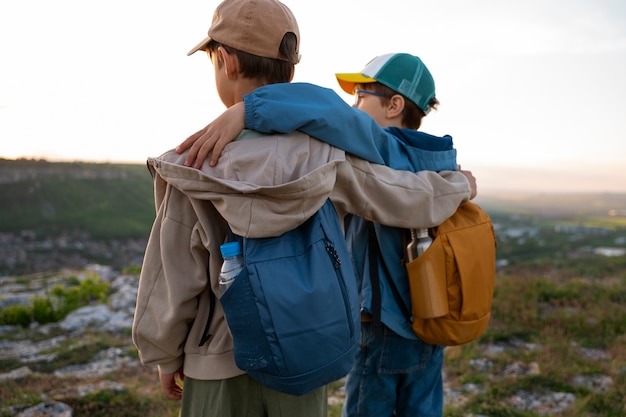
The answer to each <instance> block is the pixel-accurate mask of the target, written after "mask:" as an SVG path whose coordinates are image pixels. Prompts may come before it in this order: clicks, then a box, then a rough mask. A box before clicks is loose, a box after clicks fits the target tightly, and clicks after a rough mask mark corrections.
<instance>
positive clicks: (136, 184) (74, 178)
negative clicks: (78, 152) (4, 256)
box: [0, 159, 154, 239]
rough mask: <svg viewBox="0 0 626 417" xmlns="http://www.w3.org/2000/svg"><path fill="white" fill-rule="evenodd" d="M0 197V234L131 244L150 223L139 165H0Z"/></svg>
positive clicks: (147, 184)
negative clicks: (70, 235) (80, 236)
mask: <svg viewBox="0 0 626 417" xmlns="http://www.w3.org/2000/svg"><path fill="white" fill-rule="evenodd" d="M0 195H1V196H2V197H1V198H0V232H13V233H14V232H18V231H22V230H29V231H33V232H35V233H37V234H38V235H40V236H47V235H54V234H58V233H61V232H64V231H81V232H84V233H88V234H89V235H91V237H92V238H95V239H107V238H134V237H141V236H147V235H148V234H149V233H150V227H151V226H152V221H153V220H154V199H153V195H152V179H151V177H150V174H149V172H148V169H147V168H146V166H145V165H143V164H141V165H140V164H137V165H132V164H105V163H85V162H67V163H66V162H55V163H51V162H47V161H45V160H25V159H21V160H6V159H0Z"/></svg>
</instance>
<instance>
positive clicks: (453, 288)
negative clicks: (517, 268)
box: [370, 202, 496, 346]
mask: <svg viewBox="0 0 626 417" xmlns="http://www.w3.org/2000/svg"><path fill="white" fill-rule="evenodd" d="M432 236H433V242H432V244H431V246H430V247H429V248H428V249H427V250H426V251H425V252H424V253H423V254H422V255H421V256H419V257H418V258H416V259H415V260H413V261H411V262H409V263H407V264H406V270H407V273H408V277H409V288H410V291H411V311H410V312H409V311H408V310H407V308H406V306H405V305H404V303H403V302H402V298H401V297H400V294H399V293H398V290H397V288H396V287H395V285H394V283H393V281H391V280H388V282H389V283H390V286H391V289H392V292H393V293H394V297H395V298H396V302H398V304H399V305H400V308H401V309H402V310H403V311H404V312H405V315H407V316H408V317H410V321H411V327H412V329H413V332H414V333H415V334H416V335H417V336H419V338H420V339H421V340H423V341H424V342H426V343H430V344H433V345H442V346H457V345H462V344H464V343H467V342H470V341H472V340H474V339H477V338H478V337H480V336H481V335H482V334H483V333H484V332H485V330H486V329H487V325H488V324H489V317H490V313H491V302H492V299H493V289H494V283H495V275H496V239H495V232H494V229H493V224H492V222H491V219H490V218H489V216H488V215H487V213H485V212H484V211H483V210H482V209H481V208H480V207H479V206H478V205H477V204H474V203H471V202H468V203H466V204H464V205H463V206H461V207H459V208H458V209H457V211H456V212H455V213H454V214H453V215H452V216H451V217H450V218H448V219H447V220H446V221H444V222H443V223H442V224H440V225H439V226H438V227H435V228H433V229H432ZM375 240H376V239H374V241H375ZM375 244H376V245H377V243H375ZM376 249H378V251H379V248H374V250H375V251H376ZM370 253H372V251H371V248H370ZM374 253H375V252H374ZM372 270H375V269H372ZM376 275H377V274H376ZM372 285H374V282H372Z"/></svg>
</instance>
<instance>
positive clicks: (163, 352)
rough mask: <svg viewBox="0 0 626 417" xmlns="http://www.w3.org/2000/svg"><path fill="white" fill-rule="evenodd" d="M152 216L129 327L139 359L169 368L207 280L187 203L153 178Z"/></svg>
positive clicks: (177, 362) (176, 361)
mask: <svg viewBox="0 0 626 417" xmlns="http://www.w3.org/2000/svg"><path fill="white" fill-rule="evenodd" d="M155 200H156V201H155V202H156V205H157V216H156V219H155V222H154V224H153V228H152V231H151V233H150V238H149V240H148V245H147V247H146V252H145V255H144V262H143V266H142V269H141V275H140V278H139V288H138V294H137V305H136V309H135V316H134V320H133V327H132V338H133V343H134V344H135V346H136V347H137V349H138V351H139V357H140V359H141V361H142V363H144V364H146V365H155V364H156V365H158V366H159V367H160V369H161V371H162V372H164V373H173V372H175V371H176V370H177V369H179V368H180V367H181V366H182V364H183V360H184V356H183V348H184V345H185V341H186V339H187V334H188V331H189V328H190V326H191V323H192V322H193V320H194V319H195V317H196V314H197V306H198V297H199V295H200V294H201V293H202V291H203V290H204V289H205V288H206V285H207V273H206V270H207V263H208V255H207V252H206V249H204V247H203V246H202V245H201V244H200V243H199V239H198V238H197V237H196V236H195V234H196V227H195V224H196V223H197V221H196V220H194V219H195V217H196V216H195V214H194V211H193V208H192V206H191V204H190V202H189V201H188V199H186V198H185V196H184V195H183V194H182V193H180V191H178V190H177V189H175V188H174V187H172V186H170V185H165V183H164V182H163V181H162V179H160V177H158V176H156V177H155Z"/></svg>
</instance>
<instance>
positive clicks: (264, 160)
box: [132, 0, 473, 417]
mask: <svg viewBox="0 0 626 417" xmlns="http://www.w3.org/2000/svg"><path fill="white" fill-rule="evenodd" d="M208 35H209V36H208V37H207V38H205V39H203V40H202V42H200V43H199V44H198V45H196V46H195V47H194V48H193V49H192V50H191V51H190V52H189V53H190V54H192V53H194V52H197V51H203V50H204V51H206V52H207V54H208V56H209V58H210V60H211V62H212V64H213V66H214V68H215V84H216V87H217V92H218V94H219V96H220V98H221V100H222V102H223V103H224V104H225V105H226V106H229V107H230V106H233V105H235V104H236V103H240V102H242V100H243V97H244V95H246V94H250V93H251V92H253V91H255V90H256V89H258V88H259V87H262V86H264V85H267V84H270V83H288V82H289V81H291V79H292V76H293V71H294V65H295V64H296V63H297V62H298V60H299V50H298V47H299V31H298V27H297V23H296V20H295V18H294V17H293V15H292V13H291V12H290V11H289V9H288V8H287V7H286V6H285V5H284V4H282V3H280V2H278V1H275V0H226V1H224V2H223V3H221V4H220V5H219V6H218V7H217V9H216V11H215V14H214V18H213V23H212V25H211V28H210V29H209V33H208ZM232 45H237V48H235V47H234V46H232ZM240 138H241V139H243V138H255V140H237V141H235V142H234V143H232V144H229V146H227V147H225V149H224V152H223V153H222V158H223V159H224V160H225V161H226V162H225V163H222V164H220V165H219V166H214V167H213V166H210V165H209V164H204V165H202V166H201V169H200V170H197V169H193V168H189V167H187V166H185V164H184V162H185V161H186V160H187V155H185V154H182V155H179V154H177V153H176V152H174V151H173V150H172V151H168V152H166V153H164V154H163V155H161V156H159V157H157V158H149V159H148V167H149V169H150V171H151V173H152V175H153V180H154V190H155V205H156V209H157V210H156V211H157V212H156V219H155V221H154V224H153V228H152V232H151V234H150V238H149V241H148V245H147V248H146V253H145V256H144V263H143V265H142V270H141V276H140V280H139V290H138V295H137V307H136V310H135V317H134V321H133V329H132V336H133V341H134V343H135V345H136V346H137V349H138V351H139V355H140V358H141V360H142V362H143V363H145V364H148V365H158V370H159V378H160V382H161V386H162V389H163V392H164V394H165V395H166V396H167V397H168V398H172V399H182V402H181V416H211V417H213V416H215V417H218V416H219V417H231V416H232V417H235V416H251V417H256V416H259V417H262V416H263V417H273V416H285V415H288V416H296V417H299V416H303V417H308V416H311V417H322V416H324V417H325V416H326V413H327V398H326V387H325V386H324V387H320V388H318V389H315V390H313V391H312V392H309V393H306V394H304V395H302V396H292V395H288V394H285V393H282V392H277V391H273V390H271V389H269V388H267V387H265V386H263V385H262V384H260V383H259V382H258V381H256V380H254V379H253V378H251V377H250V376H248V375H247V374H245V373H244V372H243V371H242V370H240V369H239V368H238V367H237V366H236V363H235V360H234V355H233V340H232V337H231V335H230V332H229V329H228V326H227V323H226V320H225V317H224V312H223V309H222V306H221V304H220V302H219V299H214V298H213V299H212V297H211V291H210V290H209V288H211V289H212V292H213V293H215V294H218V295H220V294H221V292H220V288H219V284H218V276H219V272H220V268H221V264H222V258H221V255H220V252H219V246H220V245H221V244H222V243H224V242H225V241H226V238H227V237H226V227H227V224H228V225H229V226H230V227H231V229H232V230H233V232H234V233H236V234H238V235H242V236H245V237H251V238H255V237H268V236H280V235H281V234H283V233H284V232H286V231H288V230H291V229H293V228H295V227H297V226H298V225H299V224H301V223H302V222H303V221H305V220H306V219H307V218H309V217H310V216H312V215H313V214H314V213H315V212H316V211H317V210H318V209H319V208H320V207H321V206H322V205H323V204H324V202H325V201H326V200H327V199H328V198H331V200H332V201H333V203H334V205H335V207H336V209H337V211H338V213H339V214H340V216H341V217H342V218H343V216H344V215H345V214H346V213H353V214H356V215H359V216H367V217H370V218H373V219H375V220H376V221H380V222H382V223H384V224H390V225H393V226H397V227H415V226H416V225H425V224H433V225H434V224H437V223H439V222H441V221H443V220H444V219H445V218H446V217H447V216H449V215H450V214H451V213H452V212H454V211H455V210H456V207H458V206H459V205H460V204H462V203H463V202H464V201H467V199H469V197H470V196H471V195H472V194H473V189H472V188H471V187H470V184H469V183H468V181H467V179H466V177H465V176H464V175H462V174H460V173H458V172H452V171H447V172H443V173H441V174H437V173H433V172H422V173H419V174H412V173H409V172H401V171H394V170H392V169H390V168H387V167H384V166H382V165H376V164H371V163H368V162H366V161H364V160H362V159H359V158H355V157H354V156H351V155H348V154H346V153H345V152H344V151H342V150H340V149H338V148H335V147H332V146H330V145H328V144H326V143H323V142H320V141H318V140H316V139H314V138H313V137H310V136H308V135H305V134H303V133H299V132H297V133H292V134H289V135H263V134H261V133H257V132H253V131H246V132H244V133H243V134H242V136H241V137H240ZM435 206H437V210H435ZM413 207H420V208H421V209H420V210H413V209H412V208H413ZM277 208H278V209H277ZM398 208H402V209H403V210H402V213H398V212H397V211H396V210H397V209H398ZM345 261H346V262H350V260H345ZM207 272H208V274H207ZM210 311H213V314H212V320H210V321H209V320H208V317H209V316H210ZM204 336H208V337H207V340H206V342H205V341H204V339H205V337H204ZM303 360H306V358H303ZM183 376H184V389H183V387H182V384H181V382H180V381H179V380H178V379H177V377H179V378H183Z"/></svg>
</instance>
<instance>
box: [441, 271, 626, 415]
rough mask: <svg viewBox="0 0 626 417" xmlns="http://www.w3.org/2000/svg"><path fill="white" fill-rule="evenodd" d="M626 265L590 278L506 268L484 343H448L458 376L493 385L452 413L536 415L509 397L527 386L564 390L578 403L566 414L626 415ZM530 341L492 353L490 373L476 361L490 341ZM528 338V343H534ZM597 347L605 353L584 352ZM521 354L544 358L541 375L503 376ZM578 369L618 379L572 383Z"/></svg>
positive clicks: (449, 410) (450, 367)
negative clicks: (600, 389) (595, 386)
mask: <svg viewBox="0 0 626 417" xmlns="http://www.w3.org/2000/svg"><path fill="white" fill-rule="evenodd" d="M625 294H626V273H625V272H622V273H621V275H619V276H612V277H604V278H596V279H590V278H588V277H577V276H568V277H563V276H560V275H559V274H558V273H553V274H550V275H541V276H537V275H534V274H532V273H531V274H530V275H528V274H526V273H525V272H523V271H522V273H519V274H515V275H508V276H499V277H498V279H497V282H496V291H495V298H494V304H493V308H492V321H491V323H490V327H489V329H488V330H487V332H486V334H485V335H484V336H483V337H482V338H481V340H480V341H479V343H477V342H472V343H469V344H467V345H464V346H461V347H457V348H452V349H447V352H446V362H445V368H446V371H447V373H448V374H449V375H450V376H452V378H453V379H456V382H455V384H457V385H462V384H466V383H469V382H474V383H478V384H481V385H483V386H485V387H487V391H486V392H485V393H483V394H480V395H478V396H476V397H474V398H473V399H471V400H470V402H469V404H466V405H465V406H464V407H463V408H462V409H460V408H454V407H451V406H448V407H446V413H445V416H446V417H457V416H463V415H467V413H468V412H472V413H474V414H483V415H488V416H516V417H517V416H520V417H531V416H536V415H537V414H536V413H533V412H530V411H519V410H516V409H515V408H514V407H512V406H510V405H508V403H507V399H508V398H509V397H510V396H512V395H514V394H515V393H516V392H518V391H520V390H524V391H528V392H531V393H537V394H541V393H545V392H564V393H572V394H574V395H575V396H576V398H577V401H576V403H575V404H574V405H573V406H572V407H571V408H570V409H568V411H567V413H566V414H564V415H568V416H586V417H588V416H626V327H625V324H626V303H624V297H625ZM520 342H522V343H526V344H531V345H530V346H533V348H532V349H505V350H504V351H503V352H502V353H500V354H499V355H498V356H497V357H495V358H489V359H490V360H491V361H492V369H491V374H490V375H489V376H488V377H487V376H486V375H485V374H484V373H483V372H481V371H479V370H476V369H474V368H473V367H471V366H469V361H470V359H472V358H475V357H484V356H485V355H484V354H483V353H482V352H481V351H482V348H483V346H485V345H486V344H496V343H499V344H507V343H509V344H510V345H514V344H516V343H517V344H519V343H520ZM527 346H528V345H527ZM585 349H598V350H599V351H600V352H605V353H606V358H600V359H593V358H589V357H587V356H586V355H585V354H584V353H583V352H585V351H589V350H585ZM516 361H519V362H521V363H525V364H529V363H535V364H537V366H538V369H539V374H538V375H532V374H531V375H521V376H518V377H516V378H510V377H505V376H502V374H501V372H502V370H503V369H504V368H505V366H506V365H507V364H510V363H512V362H516ZM577 375H587V376H593V375H607V376H610V377H611V378H612V379H613V384H612V385H611V386H610V388H609V390H608V391H607V392H604V393H597V392H595V391H593V390H591V389H589V388H587V387H582V386H579V385H576V384H574V383H573V380H574V377H575V376H577Z"/></svg>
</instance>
